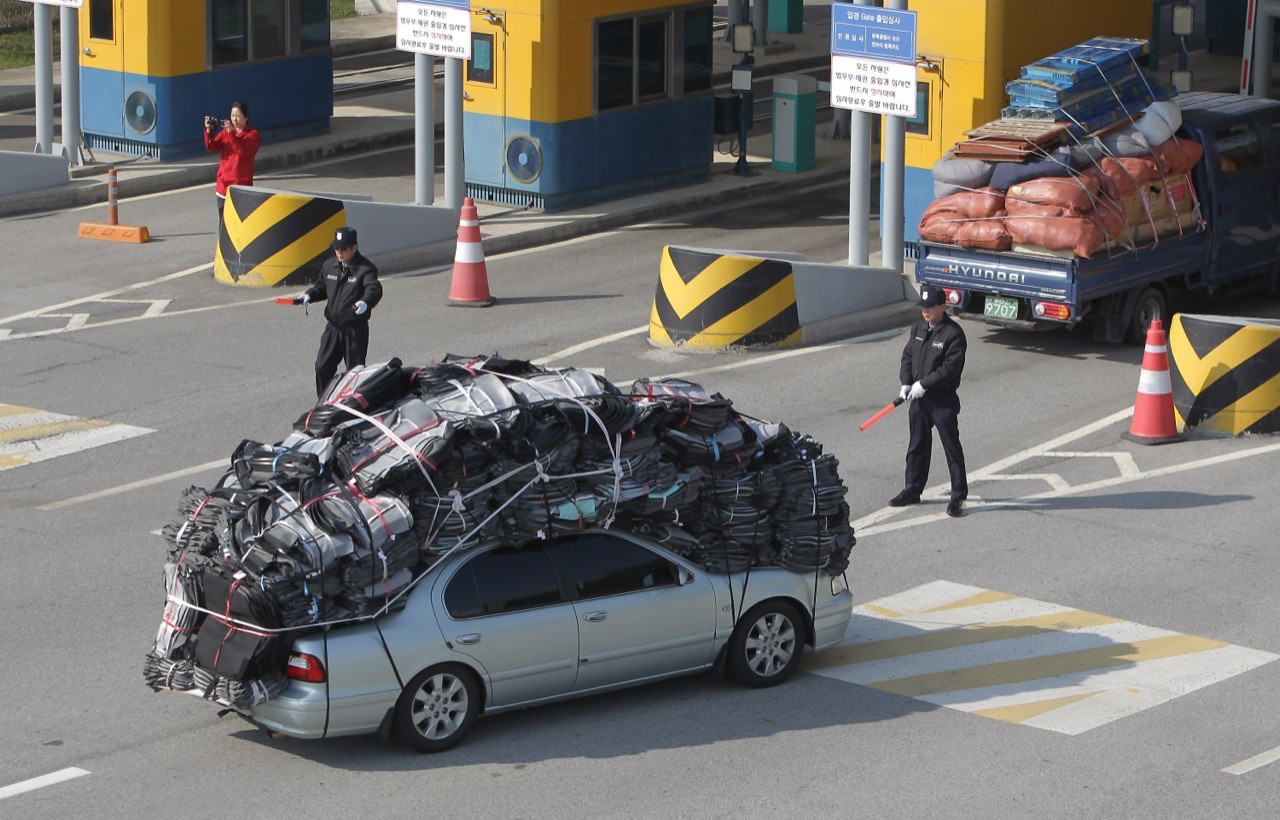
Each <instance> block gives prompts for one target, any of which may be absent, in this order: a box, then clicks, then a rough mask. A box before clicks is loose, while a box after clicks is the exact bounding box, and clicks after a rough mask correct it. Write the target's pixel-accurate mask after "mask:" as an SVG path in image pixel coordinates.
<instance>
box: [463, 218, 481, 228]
mask: <svg viewBox="0 0 1280 820" xmlns="http://www.w3.org/2000/svg"><path fill="white" fill-rule="evenodd" d="M458 226H459V227H461V228H478V227H480V220H478V219H459V220H458Z"/></svg>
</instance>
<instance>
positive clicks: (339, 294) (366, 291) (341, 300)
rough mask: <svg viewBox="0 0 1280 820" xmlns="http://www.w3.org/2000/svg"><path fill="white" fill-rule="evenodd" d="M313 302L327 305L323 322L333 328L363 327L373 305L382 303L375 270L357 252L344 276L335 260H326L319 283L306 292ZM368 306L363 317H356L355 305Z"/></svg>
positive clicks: (371, 311)
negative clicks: (326, 302) (359, 303)
mask: <svg viewBox="0 0 1280 820" xmlns="http://www.w3.org/2000/svg"><path fill="white" fill-rule="evenodd" d="M307 295H308V296H310V297H311V301H313V302H324V301H326V300H327V301H328V304H327V305H325V306H324V318H326V319H328V320H329V324H331V325H333V326H334V327H351V326H352V325H359V324H365V323H367V322H368V321H369V316H371V315H372V314H373V308H374V305H376V304H378V302H379V301H380V300H381V299H382V283H381V282H379V281H378V269H377V268H376V267H374V264H373V263H372V262H370V261H369V260H368V259H365V258H364V257H363V256H361V255H360V252H359V251H356V255H355V256H353V257H351V264H350V265H348V266H347V271H346V272H345V273H344V272H343V270H342V265H341V263H339V262H338V258H337V257H336V256H331V257H329V258H328V259H326V260H325V263H324V266H323V267H322V268H321V269H320V281H319V282H316V283H315V284H314V285H312V286H311V287H310V288H308V289H307ZM361 301H363V302H364V303H365V304H366V305H368V306H369V309H368V310H366V311H365V312H364V313H363V314H362V315H360V316H357V315H356V302H361Z"/></svg>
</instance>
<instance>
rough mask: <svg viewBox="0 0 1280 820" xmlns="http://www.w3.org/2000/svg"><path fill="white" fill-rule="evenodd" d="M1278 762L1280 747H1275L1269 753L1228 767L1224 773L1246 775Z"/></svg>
mask: <svg viewBox="0 0 1280 820" xmlns="http://www.w3.org/2000/svg"><path fill="white" fill-rule="evenodd" d="M1277 760H1280V746H1277V747H1275V748H1274V749H1272V750H1271V751H1269V752H1263V753H1262V754H1258V755H1254V756H1253V757H1251V758H1248V759H1247V760H1241V761H1240V762H1239V763H1236V764H1234V765H1231V766H1228V767H1227V768H1225V769H1223V770H1222V771H1224V772H1226V773H1227V774H1244V773H1245V772H1251V771H1253V770H1254V769H1257V768H1261V767H1262V766H1265V765H1267V764H1268V763H1275V762H1276V761H1277Z"/></svg>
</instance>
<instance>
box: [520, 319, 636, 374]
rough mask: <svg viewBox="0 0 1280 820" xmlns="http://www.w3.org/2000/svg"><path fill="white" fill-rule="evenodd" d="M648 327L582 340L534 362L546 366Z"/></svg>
mask: <svg viewBox="0 0 1280 820" xmlns="http://www.w3.org/2000/svg"><path fill="white" fill-rule="evenodd" d="M648 329H649V326H648V325H641V326H640V327H633V328H631V329H630V330H622V331H619V332H617V333H610V334H609V335H607V336H600V337H598V338H595V339H591V340H589V341H586V342H582V343H581V344H576V345H570V346H569V347H566V348H565V349H564V350H557V351H556V352H555V353H552V354H551V355H550V356H545V357H543V358H541V359H534V361H533V363H534V364H537V365H542V366H543V367H546V366H548V365H549V364H550V363H551V362H558V361H560V360H561V359H567V358H568V357H570V356H576V355H577V354H579V353H581V352H583V351H584V350H590V349H591V348H593V347H600V346H601V345H607V344H609V343H610V342H616V341H618V340H619V339H625V338H627V337H628V336H635V335H636V334H638V333H643V332H645V331H646V330H648Z"/></svg>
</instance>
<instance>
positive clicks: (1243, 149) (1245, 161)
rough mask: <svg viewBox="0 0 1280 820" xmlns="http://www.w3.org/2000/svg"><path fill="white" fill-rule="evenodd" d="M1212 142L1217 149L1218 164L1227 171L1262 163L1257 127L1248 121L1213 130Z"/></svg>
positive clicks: (1243, 168) (1252, 166)
mask: <svg viewBox="0 0 1280 820" xmlns="http://www.w3.org/2000/svg"><path fill="white" fill-rule="evenodd" d="M1213 142H1214V145H1215V146H1216V147H1217V151H1218V164H1219V165H1220V166H1221V167H1222V170H1224V171H1226V172H1228V173H1234V172H1236V171H1243V170H1245V169H1247V168H1256V167H1257V166H1259V165H1261V164H1262V143H1261V142H1260V141H1259V139H1258V131H1257V129H1255V128H1254V127H1253V125H1251V124H1250V123H1247V122H1242V123H1237V124H1236V125H1233V126H1231V127H1229V128H1223V129H1221V130H1219V131H1217V132H1215V133H1214V135H1213Z"/></svg>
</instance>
